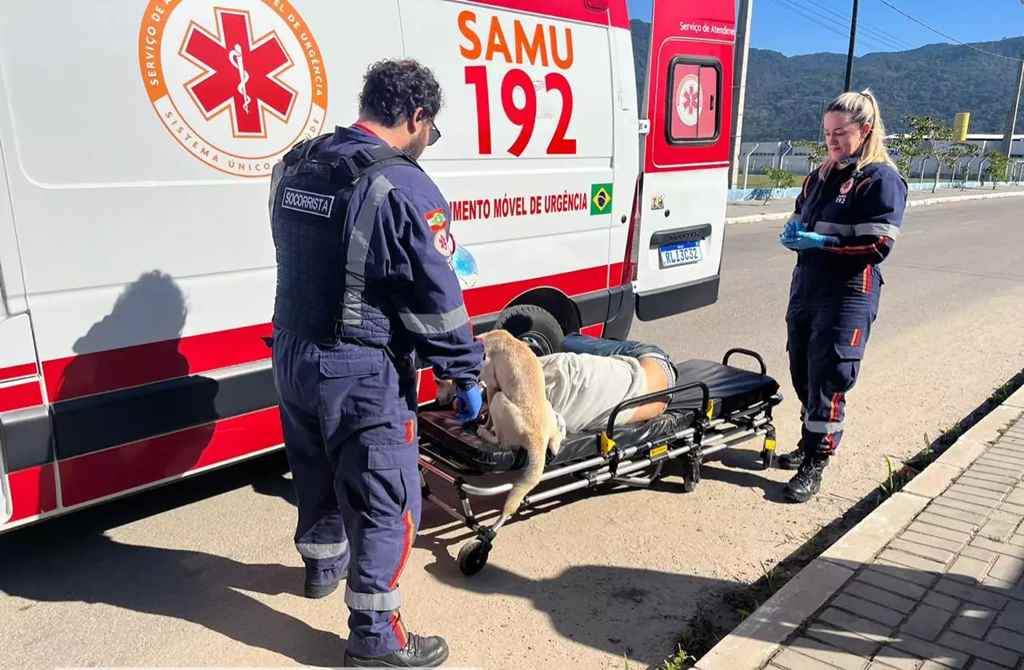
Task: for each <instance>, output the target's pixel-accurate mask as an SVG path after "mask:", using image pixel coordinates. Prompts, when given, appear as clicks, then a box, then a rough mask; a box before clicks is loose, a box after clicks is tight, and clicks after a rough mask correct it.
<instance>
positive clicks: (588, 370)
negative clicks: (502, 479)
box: [437, 335, 676, 437]
mask: <svg viewBox="0 0 1024 670" xmlns="http://www.w3.org/2000/svg"><path fill="white" fill-rule="evenodd" d="M562 349H563V351H562V352H560V353H557V354H548V355H547V356H541V357H540V362H541V369H542V370H543V371H544V392H545V396H546V397H547V399H548V402H550V403H551V407H552V409H554V411H555V418H556V420H557V422H558V427H559V430H560V431H561V433H562V436H563V437H564V436H565V435H566V434H573V433H581V432H586V431H591V430H599V429H600V428H602V427H604V426H606V424H607V422H608V417H609V416H610V415H611V413H612V410H614V409H615V406H616V405H618V404H619V403H621V402H623V401H626V400H630V399H632V398H637V397H640V396H642V395H646V394H648V393H656V392H658V391H664V390H665V389H667V388H668V387H670V386H672V385H674V384H675V383H676V369H675V366H674V365H673V364H672V361H671V360H670V359H669V357H668V354H666V353H665V352H664V351H663V350H662V349H661V348H659V347H657V346H654V345H653V344H644V343H642V342H635V341H631V340H606V339H602V338H599V337H590V336H588V335H567V336H566V337H565V339H564V340H563V342H562ZM437 399H438V403H439V404H440V405H442V406H448V405H451V403H452V400H453V399H454V388H453V386H452V385H451V383H450V382H445V381H443V380H439V381H438V395H437ZM667 406H668V398H664V399H660V400H656V401H654V402H649V403H646V404H643V405H639V406H637V407H633V408H630V409H627V410H624V411H622V412H619V414H618V416H616V418H615V425H617V426H621V425H624V424H630V423H642V422H644V421H648V420H650V419H653V418H654V417H656V416H659V415H660V414H661V413H662V412H664V411H665V408H666V407H667Z"/></svg>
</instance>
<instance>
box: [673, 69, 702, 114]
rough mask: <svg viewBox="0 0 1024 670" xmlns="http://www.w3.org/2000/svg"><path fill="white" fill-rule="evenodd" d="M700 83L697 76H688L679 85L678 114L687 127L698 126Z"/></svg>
mask: <svg viewBox="0 0 1024 670" xmlns="http://www.w3.org/2000/svg"><path fill="white" fill-rule="evenodd" d="M700 103H701V93H700V81H699V80H698V79H697V75H694V74H688V75H686V76H685V77H683V80H682V81H681V82H680V83H679V89H678V92H677V97H676V114H678V115H679V120H680V121H682V122H683V123H684V124H685V125H687V126H695V125H697V115H698V112H699V111H700V107H701V104H700Z"/></svg>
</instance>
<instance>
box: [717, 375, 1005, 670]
mask: <svg viewBox="0 0 1024 670" xmlns="http://www.w3.org/2000/svg"><path fill="white" fill-rule="evenodd" d="M1022 478H1024V388H1022V389H1019V390H1018V391H1017V392H1016V393H1014V394H1013V395H1012V396H1011V397H1010V398H1009V399H1008V400H1007V401H1006V402H1004V403H1003V405H1002V406H1000V407H998V408H996V409H995V410H994V411H992V412H991V413H990V414H989V415H988V416H986V417H985V418H984V419H982V420H981V421H980V422H979V423H978V424H977V425H975V426H974V427H973V428H971V429H970V430H969V431H968V432H967V433H965V434H964V435H963V436H962V437H961V438H960V439H959V440H958V441H957V442H956V443H955V444H954V445H953V446H952V447H950V448H949V449H948V450H947V451H946V452H945V453H943V454H942V455H941V456H940V457H939V458H938V459H937V460H936V461H935V462H934V463H932V464H931V465H930V466H928V467H927V468H926V469H925V470H924V471H923V472H922V473H921V474H919V475H918V476H917V477H915V478H914V479H913V480H912V481H911V482H910V483H909V484H908V485H907V486H906V487H904V489H903V490H902V491H901V492H899V493H896V494H895V495H893V496H892V497H890V498H889V499H888V500H886V501H885V502H884V503H883V504H882V505H880V506H879V507H878V508H877V509H876V510H875V511H873V512H872V513H871V514H870V515H869V516H868V517H867V518H866V519H864V520H863V521H862V522H861V523H860V524H858V525H857V526H856V527H854V528H853V529H852V530H851V531H850V532H849V533H847V534H846V535H845V536H844V537H843V538H842V539H840V540H839V541H838V542H837V543H836V544H834V545H833V546H832V547H830V548H829V549H828V550H827V551H826V552H825V553H823V554H822V555H821V556H819V557H818V558H817V559H815V560H814V561H813V562H812V563H811V564H810V565H808V566H807V567H806V568H804V569H803V570H802V571H801V572H800V573H799V574H798V575H797V576H796V577H794V578H793V579H792V580H791V581H790V582H789V583H788V584H786V585H785V586H784V587H783V588H782V589H781V590H780V591H778V592H777V593H776V594H775V595H774V596H772V598H771V599H770V600H769V601H768V602H766V603H765V604H764V605H762V606H761V607H760V608H759V609H758V610H757V611H756V612H754V613H753V614H752V615H751V616H750V617H748V618H747V619H746V620H745V621H744V622H743V623H742V624H740V626H739V627H738V628H736V629H735V630H734V631H733V632H732V633H730V634H729V635H728V636H727V637H726V638H725V639H723V640H722V641H721V642H720V643H719V644H718V645H717V646H715V648H713V649H712V650H711V651H710V652H708V653H707V654H706V655H705V656H704V657H703V658H701V659H700V660H699V661H697V668H698V669H699V670H748V669H749V670H755V669H760V668H768V669H770V670H835V669H836V668H839V669H840V670H865V669H870V670H961V669H966V670H990V669H991V670H998V669H999V668H1024V664H1022V658H1024V528H1022V523H1024V481H1022Z"/></svg>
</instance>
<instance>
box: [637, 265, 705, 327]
mask: <svg viewBox="0 0 1024 670" xmlns="http://www.w3.org/2000/svg"><path fill="white" fill-rule="evenodd" d="M719 279H720V276H719V275H715V276H714V277H709V278H708V279H701V280H700V281H695V282H691V283H689V284H683V285H682V286H675V287H673V288H670V289H666V290H664V291H658V292H656V293H648V294H646V295H638V296H637V297H636V315H637V317H638V318H639V319H640V320H641V321H653V320H655V319H661V318H663V317H666V316H672V315H673V314H680V313H682V312H688V311H690V310H692V309H697V308H699V307H706V306H707V305H712V304H714V303H715V302H716V301H717V300H718V283H719Z"/></svg>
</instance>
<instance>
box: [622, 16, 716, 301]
mask: <svg viewBox="0 0 1024 670" xmlns="http://www.w3.org/2000/svg"><path fill="white" fill-rule="evenodd" d="M735 34H736V31H735V8H734V6H733V0H706V1H702V2H697V1H696V0H687V1H686V2H678V1H675V0H655V2H654V6H653V14H652V20H651V41H650V44H651V48H650V54H649V57H648V65H647V76H646V94H645V99H644V110H643V112H642V113H641V119H646V120H647V123H645V122H641V129H642V131H643V130H644V129H645V128H646V131H647V132H646V136H645V138H644V143H643V156H642V158H641V166H642V177H641V189H640V190H639V192H638V194H637V201H636V203H635V209H634V230H633V236H632V239H631V241H630V244H631V249H630V251H631V253H630V259H631V260H632V261H633V262H635V263H636V268H635V273H636V279H635V282H634V291H635V293H636V301H637V304H636V307H637V310H636V311H637V316H638V317H639V318H640V319H641V320H644V321H648V320H651V319H658V318H661V317H664V316H668V315H671V314H677V313H680V312H684V311H687V310H691V309H696V308H698V307H703V306H705V305H709V304H711V303H713V302H715V301H716V300H717V299H718V281H719V272H720V269H721V260H722V243H723V237H724V232H725V205H726V196H727V194H728V178H727V173H728V168H729V132H730V128H731V119H730V114H731V109H732V102H731V99H732V94H731V91H732V64H733V46H734V41H735ZM648 123H649V126H648Z"/></svg>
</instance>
